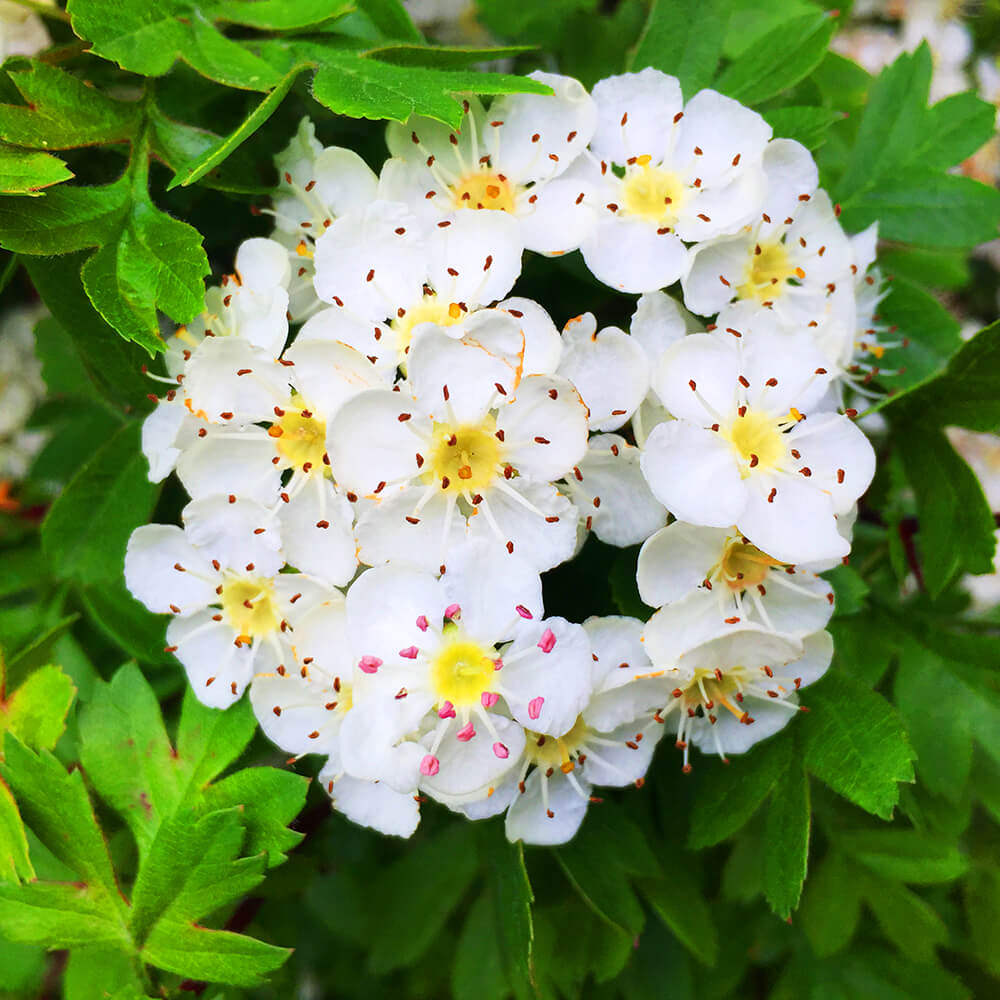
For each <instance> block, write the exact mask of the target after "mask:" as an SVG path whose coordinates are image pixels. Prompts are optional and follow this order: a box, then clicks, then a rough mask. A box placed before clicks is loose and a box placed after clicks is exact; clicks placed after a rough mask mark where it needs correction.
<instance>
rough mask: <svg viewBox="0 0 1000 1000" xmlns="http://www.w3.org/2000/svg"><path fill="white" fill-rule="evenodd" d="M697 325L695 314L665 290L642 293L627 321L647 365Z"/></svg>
mask: <svg viewBox="0 0 1000 1000" xmlns="http://www.w3.org/2000/svg"><path fill="white" fill-rule="evenodd" d="M697 329H698V324H697V321H696V320H695V319H694V317H693V316H692V315H691V314H690V313H689V312H688V311H687V310H686V309H685V308H684V307H683V306H682V305H681V304H680V303H679V302H678V301H677V300H676V299H674V298H671V297H670V296H669V295H667V294H666V293H665V292H646V293H645V294H644V295H641V296H640V297H639V301H638V302H637V303H636V307H635V312H634V313H633V314H632V322H631V324H630V325H629V333H631V334H632V338H633V340H635V341H636V342H637V343H638V344H639V345H640V346H641V347H642V349H643V350H644V351H645V352H646V357H647V358H648V359H649V364H650V365H656V363H657V362H658V361H659V360H660V358H661V357H662V356H663V352H664V351H665V350H666V349H667V348H668V347H669V346H670V345H671V344H673V343H675V342H676V341H678V340H680V339H681V337H683V336H685V334H688V333H693V332H694V331H695V330H697Z"/></svg>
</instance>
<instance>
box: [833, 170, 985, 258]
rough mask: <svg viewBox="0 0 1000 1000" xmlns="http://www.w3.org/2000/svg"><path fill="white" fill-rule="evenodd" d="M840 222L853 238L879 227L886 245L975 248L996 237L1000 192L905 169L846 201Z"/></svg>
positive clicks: (956, 178) (950, 176) (961, 179)
mask: <svg viewBox="0 0 1000 1000" xmlns="http://www.w3.org/2000/svg"><path fill="white" fill-rule="evenodd" d="M840 221H841V224H842V225H843V226H844V227H845V228H846V229H847V230H848V231H849V232H857V231H859V230H861V229H864V228H865V227H866V226H869V225H871V224H872V223H873V222H875V221H877V222H878V224H879V236H880V237H881V238H882V239H886V240H898V241H899V242H901V243H912V244H914V245H916V246H921V247H929V248H934V249H944V250H947V249H952V248H956V249H957V248H964V247H972V246H975V245H976V244H977V243H983V242H985V241H987V240H989V239H992V238H993V236H994V235H995V233H996V228H997V222H998V221H1000V191H997V190H996V189H995V188H992V187H988V186H987V185H986V184H981V183H980V182H979V181H975V180H972V179H971V178H970V177H961V176H958V175H955V174H942V173H938V172H937V171H934V170H929V169H927V168H925V167H920V166H917V167H911V166H907V167H901V168H899V169H898V170H894V171H893V172H892V173H891V175H888V174H887V175H885V176H882V177H880V178H879V179H878V180H877V181H876V182H875V183H873V184H870V185H868V186H867V187H865V188H864V189H863V190H861V191H859V192H858V193H857V194H854V195H853V196H852V197H850V198H849V199H847V200H845V201H844V202H843V205H842V214H841V219H840Z"/></svg>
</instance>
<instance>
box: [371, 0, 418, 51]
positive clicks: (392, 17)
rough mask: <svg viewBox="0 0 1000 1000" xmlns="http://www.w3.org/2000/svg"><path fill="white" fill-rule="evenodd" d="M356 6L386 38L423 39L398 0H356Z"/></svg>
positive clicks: (402, 39) (401, 39)
mask: <svg viewBox="0 0 1000 1000" xmlns="http://www.w3.org/2000/svg"><path fill="white" fill-rule="evenodd" d="M357 6H358V9H359V10H363V11H364V12H365V13H366V14H367V15H368V17H369V18H370V19H371V22H372V24H374V25H375V27H376V28H378V30H379V31H381V32H382V34H383V35H385V37H386V38H393V39H398V40H399V41H402V42H417V43H419V42H422V41H423V40H424V36H423V35H422V34H420V29H419V28H417V26H416V25H415V24H414V23H413V21H412V20H411V19H410V15H409V14H408V13H407V12H406V8H405V7H404V6H403V5H402V4H401V3H400V2H399V0H357Z"/></svg>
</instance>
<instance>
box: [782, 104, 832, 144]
mask: <svg viewBox="0 0 1000 1000" xmlns="http://www.w3.org/2000/svg"><path fill="white" fill-rule="evenodd" d="M764 117H765V118H766V119H767V122H768V124H769V125H770V126H771V128H773V129H774V134H775V135H780V136H784V137H785V138H787V139H794V140H795V141H796V142H801V143H802V145H803V146H805V147H806V148H807V149H816V148H817V147H818V146H821V145H822V144H823V142H824V141H825V140H826V133H827V130H828V129H829V128H830V127H831V126H832V125H834V124H835V123H836V122H838V121H842V120H843V117H844V116H843V114H842V113H841V112H839V111H831V110H829V109H827V108H810V107H787V108H774V109H772V110H770V111H765V112H764Z"/></svg>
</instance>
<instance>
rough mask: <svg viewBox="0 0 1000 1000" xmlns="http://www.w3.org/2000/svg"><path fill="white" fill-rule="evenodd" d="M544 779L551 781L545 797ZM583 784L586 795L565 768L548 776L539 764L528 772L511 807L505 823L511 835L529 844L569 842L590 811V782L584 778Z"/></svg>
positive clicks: (512, 838)
mask: <svg viewBox="0 0 1000 1000" xmlns="http://www.w3.org/2000/svg"><path fill="white" fill-rule="evenodd" d="M543 781H545V782H548V784H547V787H546V792H545V796H544V797H543V794H542V782H543ZM577 781H578V782H579V779H577ZM581 787H582V788H583V791H584V794H583V795H581V794H580V793H579V792H578V791H577V790H576V789H575V788H574V787H573V785H572V784H571V783H570V781H569V779H568V778H567V777H566V776H565V775H564V774H563V773H562V772H561V771H556V772H555V773H554V774H553V775H552V777H551V778H545V777H543V775H542V773H541V771H539V770H538V769H537V768H536V769H535V770H534V771H533V772H532V773H531V774H529V775H528V777H527V780H526V781H525V783H524V792H523V793H522V794H520V795H518V797H517V798H516V799H515V800H514V802H513V804H512V805H511V807H510V809H508V810H507V820H506V822H505V824H504V831H505V832H506V834H507V839H508V840H509V841H511V842H514V841H517V840H523V841H524V842H525V843H526V844H565V843H566V841H568V840H570V839H572V837H573V836H574V834H575V833H576V831H577V830H579V829H580V824H581V823H582V822H583V817H584V816H585V815H586V813H587V806H588V805H589V802H590V799H589V792H590V783H589V782H588V781H586V780H584V781H583V782H582V783H581ZM546 800H547V803H548V804H546ZM550 813H551V815H550Z"/></svg>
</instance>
